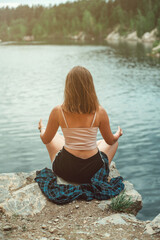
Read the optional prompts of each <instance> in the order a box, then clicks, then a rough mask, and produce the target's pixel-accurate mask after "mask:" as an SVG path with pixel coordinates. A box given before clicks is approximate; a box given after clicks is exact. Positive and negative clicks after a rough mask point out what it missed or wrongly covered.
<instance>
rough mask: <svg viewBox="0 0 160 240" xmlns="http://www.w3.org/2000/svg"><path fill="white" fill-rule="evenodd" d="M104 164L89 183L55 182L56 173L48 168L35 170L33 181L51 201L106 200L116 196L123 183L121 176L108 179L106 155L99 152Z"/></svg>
mask: <svg viewBox="0 0 160 240" xmlns="http://www.w3.org/2000/svg"><path fill="white" fill-rule="evenodd" d="M101 156H102V159H103V160H104V165H103V167H102V168H100V169H99V170H98V172H97V173H96V174H95V175H94V176H93V177H92V178H91V183H85V184H80V185H77V186H75V185H71V184H68V185H64V184H57V176H56V174H55V173H54V172H53V171H52V170H51V169H48V168H44V169H42V170H41V171H37V172H36V175H37V177H36V178H35V181H36V182H37V183H38V185H39V187H40V189H41V191H42V192H43V193H44V195H45V196H46V197H47V198H48V199H49V200H50V201H52V202H54V203H57V204H64V203H69V202H72V201H73V200H75V199H84V200H86V201H90V200H92V199H97V200H107V199H110V198H112V197H115V196H117V195H118V194H119V193H120V192H121V191H122V190H123V189H124V183H123V182H122V181H123V178H122V177H120V176H119V177H116V178H112V179H111V180H110V182H109V181H108V176H109V168H108V159H107V156H106V155H105V154H104V153H102V152H101Z"/></svg>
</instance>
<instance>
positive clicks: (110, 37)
mask: <svg viewBox="0 0 160 240" xmlns="http://www.w3.org/2000/svg"><path fill="white" fill-rule="evenodd" d="M105 40H107V41H119V40H122V37H121V36H120V34H119V33H118V32H117V31H116V30H115V31H113V32H111V33H109V34H108V36H107V37H106V39H105Z"/></svg>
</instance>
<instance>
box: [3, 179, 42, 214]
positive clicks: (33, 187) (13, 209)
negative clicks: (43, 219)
mask: <svg viewBox="0 0 160 240" xmlns="http://www.w3.org/2000/svg"><path fill="white" fill-rule="evenodd" d="M45 205H46V198H45V197H44V196H43V195H42V192H41V190H40V188H39V186H38V185H37V183H32V184H29V185H27V186H25V187H23V188H20V189H19V190H17V191H14V192H12V194H11V197H10V198H9V199H6V200H5V201H4V202H3V203H1V204H0V208H1V209H2V210H3V212H5V214H6V215H8V216H12V215H13V214H16V215H21V216H27V215H32V216H33V215H34V214H36V213H39V212H41V210H42V209H43V208H44V207H45Z"/></svg>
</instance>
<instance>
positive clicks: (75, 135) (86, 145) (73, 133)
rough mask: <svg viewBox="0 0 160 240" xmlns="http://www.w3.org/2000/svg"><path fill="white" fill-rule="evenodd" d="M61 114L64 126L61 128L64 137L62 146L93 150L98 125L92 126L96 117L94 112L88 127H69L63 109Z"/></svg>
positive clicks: (95, 144)
mask: <svg viewBox="0 0 160 240" xmlns="http://www.w3.org/2000/svg"><path fill="white" fill-rule="evenodd" d="M61 111H62V116H63V118H64V121H65V124H66V128H62V132H63V135H64V139H65V145H64V147H67V148H69V149H74V150H93V149H95V148H96V147H97V132H98V127H93V124H94V122H95V119H96V112H95V114H94V117H93V121H92V124H91V127H89V128H69V127H68V124H67V121H66V118H65V116H64V113H63V110H62V108H61Z"/></svg>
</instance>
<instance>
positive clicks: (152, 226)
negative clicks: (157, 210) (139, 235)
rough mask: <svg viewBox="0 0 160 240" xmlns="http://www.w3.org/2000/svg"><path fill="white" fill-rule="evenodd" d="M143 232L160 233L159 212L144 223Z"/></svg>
mask: <svg viewBox="0 0 160 240" xmlns="http://www.w3.org/2000/svg"><path fill="white" fill-rule="evenodd" d="M144 233H146V234H150V235H152V234H155V233H160V214H158V215H157V216H156V217H155V218H154V219H153V220H152V221H151V222H150V223H147V224H146V228H145V232H144Z"/></svg>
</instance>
